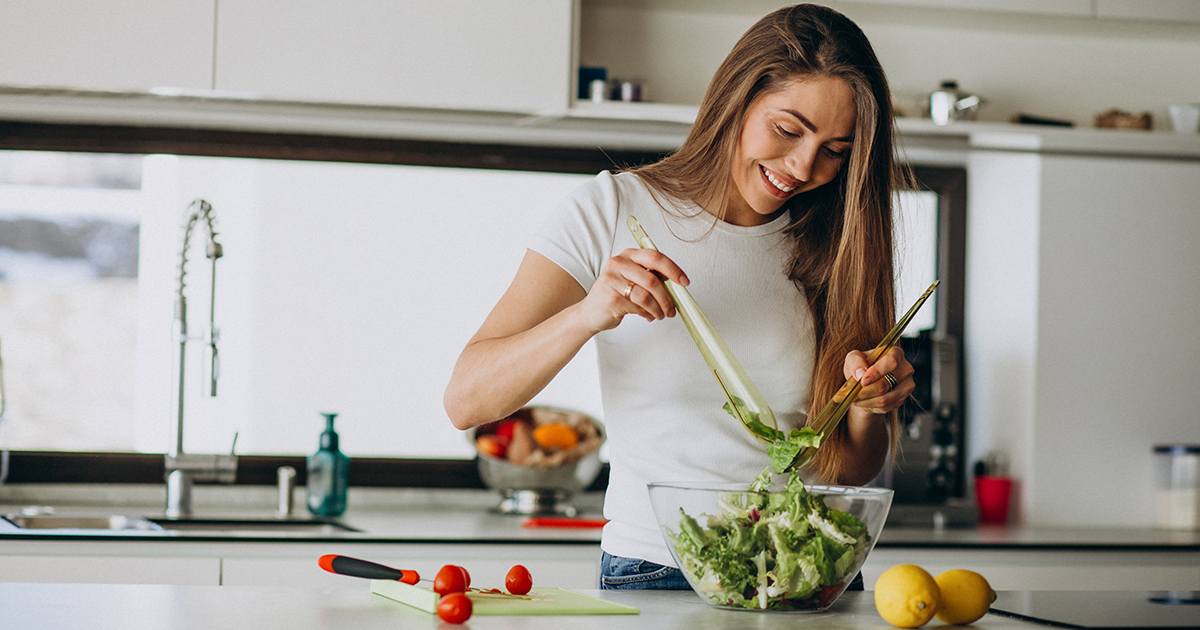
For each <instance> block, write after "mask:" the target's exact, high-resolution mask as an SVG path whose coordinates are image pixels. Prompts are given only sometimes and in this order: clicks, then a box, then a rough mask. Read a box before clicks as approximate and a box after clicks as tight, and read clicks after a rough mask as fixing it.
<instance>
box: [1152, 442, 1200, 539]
mask: <svg viewBox="0 0 1200 630" xmlns="http://www.w3.org/2000/svg"><path fill="white" fill-rule="evenodd" d="M1154 454H1155V468H1156V476H1157V477H1158V479H1157V482H1158V524H1159V526H1161V527H1164V528H1167V529H1200V446H1198V445H1188V444H1169V445H1165V446H1157V447H1155V448H1154Z"/></svg>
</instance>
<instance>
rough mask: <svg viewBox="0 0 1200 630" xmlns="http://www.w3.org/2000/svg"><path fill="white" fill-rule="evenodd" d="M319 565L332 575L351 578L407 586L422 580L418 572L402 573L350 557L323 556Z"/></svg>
mask: <svg viewBox="0 0 1200 630" xmlns="http://www.w3.org/2000/svg"><path fill="white" fill-rule="evenodd" d="M317 564H319V565H321V568H322V569H325V570H326V571H329V572H330V573H337V574H339V575H349V576H350V577H360V578H367V579H371V580H397V581H399V582H404V583H405V584H416V583H417V581H419V580H420V579H421V578H420V576H419V575H417V572H416V571H402V570H400V569H393V568H392V567H389V566H385V565H382V564H379V563H377V562H369V561H367V560H359V559H358V558H351V557H350V556H339V555H336V554H328V555H324V556H321V557H320V558H319V559H318V560H317Z"/></svg>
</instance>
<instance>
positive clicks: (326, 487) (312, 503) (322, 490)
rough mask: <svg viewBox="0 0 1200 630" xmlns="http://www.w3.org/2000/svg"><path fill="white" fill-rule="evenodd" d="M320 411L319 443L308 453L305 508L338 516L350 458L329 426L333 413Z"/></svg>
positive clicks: (343, 498) (331, 424)
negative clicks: (321, 428)
mask: <svg viewBox="0 0 1200 630" xmlns="http://www.w3.org/2000/svg"><path fill="white" fill-rule="evenodd" d="M321 415H323V416H325V431H324V432H323V433H321V447H320V448H318V449H317V452H316V453H313V454H312V455H309V456H308V511H309V512H312V513H313V514H315V515H317V516H341V515H342V513H343V512H345V511H346V491H347V490H348V489H349V486H350V458H349V457H347V456H346V454H345V453H342V452H341V451H340V450H338V434H337V432H336V431H334V430H333V419H334V418H336V417H337V414H336V413H323V414H321Z"/></svg>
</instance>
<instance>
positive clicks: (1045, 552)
mask: <svg viewBox="0 0 1200 630" xmlns="http://www.w3.org/2000/svg"><path fill="white" fill-rule="evenodd" d="M0 490H2V491H3V493H2V494H0V514H7V513H13V512H19V511H21V509H22V508H27V507H32V506H46V507H49V508H53V509H54V510H55V512H56V513H57V514H60V515H62V514H67V513H80V512H82V513H91V514H101V515H102V514H114V513H116V514H132V515H145V516H160V515H161V514H162V503H161V502H160V500H161V497H160V496H159V494H161V487H157V488H154V489H151V488H144V489H142V490H141V491H137V492H135V491H133V490H132V489H130V488H113V487H108V488H105V487H102V486H98V487H92V488H85V487H83V486H78V487H74V488H61V487H60V488H52V487H49V486H45V485H43V486H39V487H36V488H34V487H32V484H31V485H30V486H27V487H26V488H18V487H11V486H6V487H4V488H2V489H0ZM196 490H197V493H196V499H197V502H196V503H197V505H196V507H197V515H198V516H200V517H208V518H213V517H218V516H222V517H233V518H265V519H267V520H270V518H271V514H272V510H273V506H274V501H273V499H274V496H273V493H272V492H271V490H272V489H271V488H260V489H257V490H256V489H252V488H245V487H243V488H237V487H225V488H220V487H214V486H199V487H197V489H196ZM357 490H359V489H352V494H351V499H350V506H351V507H350V510H349V511H348V512H347V514H346V515H345V517H344V518H342V519H340V520H341V522H343V523H345V524H346V525H348V526H350V527H352V528H354V529H356V530H359V531H338V530H334V529H332V528H328V529H310V528H305V529H304V530H300V531H287V530H265V531H264V530H258V531H254V530H248V529H226V530H209V531H203V530H166V531H105V530H22V529H19V528H16V527H14V526H12V525H11V524H8V523H7V522H5V521H2V520H0V582H3V581H10V582H15V581H27V582H62V581H68V580H69V581H73V582H101V583H103V582H138V583H143V584H212V585H218V584H219V585H235V586H243V585H245V586H252V585H260V584H276V585H280V586H284V585H286V586H293V587H317V588H320V587H326V586H328V587H331V588H336V587H339V586H340V585H341V584H342V583H343V582H344V581H345V580H347V579H349V578H344V577H341V576H335V575H332V574H328V573H325V572H324V571H321V570H319V569H318V568H317V567H316V558H317V557H319V556H321V555H323V554H328V553H338V554H344V555H348V556H354V557H359V558H364V559H368V560H373V561H376V562H381V563H383V564H388V565H390V566H399V567H403V568H411V569H414V570H418V571H420V572H421V573H422V575H425V574H433V573H435V572H436V571H437V569H438V568H439V567H440V566H442V565H443V564H446V563H452V564H462V565H464V566H468V565H469V566H471V567H472V573H476V572H478V573H479V575H480V576H481V579H484V578H487V576H489V575H490V576H493V577H491V578H489V579H499V580H501V581H502V580H503V575H504V573H505V572H506V571H507V570H508V568H509V567H511V566H512V565H513V564H515V563H521V564H525V565H527V566H529V567H530V570H531V571H534V572H535V574H536V575H538V576H541V577H542V578H543V579H544V580H546V581H545V582H543V583H548V584H555V585H558V586H562V587H564V588H573V589H580V588H584V589H586V588H594V587H595V586H596V585H597V583H598V579H599V559H600V548H599V541H600V530H599V529H572V528H528V527H523V526H522V524H523V522H524V521H525V518H524V517H522V516H513V515H503V514H498V513H496V512H495V511H494V508H495V507H496V506H497V505H498V503H499V499H500V496H499V494H498V493H494V492H488V491H481V490H414V489H407V490H405V489H390V490H385V489H373V490H371V491H357ZM156 492H157V493H158V494H156ZM572 503H573V504H574V505H575V506H576V507H578V508H579V510H580V516H583V517H589V518H598V517H600V510H601V505H602V496H601V495H599V494H587V495H582V496H578V497H574V498H573V499H572ZM902 563H911V564H918V565H921V566H923V567H925V568H926V569H927V570H929V571H931V572H933V573H937V572H940V571H944V570H947V569H953V568H971V569H973V570H977V571H979V572H980V573H983V574H984V575H986V576H987V577H988V579H989V581H991V582H992V585H993V587H994V588H997V589H1000V590H1011V591H1018V590H1062V589H1067V590H1138V589H1147V590H1188V589H1190V590H1200V532H1193V531H1171V530H1160V529H1154V528H1102V527H980V528H951V527H947V528H941V529H938V528H934V527H912V526H908V527H905V526H899V525H897V524H893V525H889V526H885V527H884V529H883V532H882V533H881V534H880V537H879V541H878V543H877V545H876V547H875V550H874V551H873V552H872V553H871V556H870V557H869V558H868V559H867V562H866V565H864V567H863V569H862V573H863V577H864V580H865V581H866V583H867V585H868V588H870V587H871V586H872V585H873V584H874V581H875V580H876V579H878V576H879V575H880V574H881V573H882V572H883V571H884V570H886V569H887V568H888V567H891V566H893V565H895V564H902ZM114 566H117V567H120V569H119V570H117V571H114V568H113V567H114Z"/></svg>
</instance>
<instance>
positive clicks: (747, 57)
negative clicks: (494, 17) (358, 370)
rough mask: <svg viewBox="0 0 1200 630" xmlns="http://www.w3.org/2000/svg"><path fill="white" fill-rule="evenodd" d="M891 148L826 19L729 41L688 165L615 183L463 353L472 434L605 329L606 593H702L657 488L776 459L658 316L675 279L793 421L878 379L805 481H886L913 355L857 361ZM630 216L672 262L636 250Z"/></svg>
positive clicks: (804, 9) (856, 70) (870, 313)
mask: <svg viewBox="0 0 1200 630" xmlns="http://www.w3.org/2000/svg"><path fill="white" fill-rule="evenodd" d="M892 152H893V139H892V113H891V106H890V95H889V91H888V87H887V82H886V79H885V77H884V74H883V70H882V68H881V67H880V65H879V62H878V60H877V59H876V58H875V55H874V52H873V51H872V49H871V46H870V44H869V43H868V42H867V39H866V37H865V36H864V35H863V34H862V32H861V31H860V30H859V29H858V27H857V26H855V25H854V24H853V23H852V22H851V21H850V20H848V19H847V18H845V17H844V16H842V15H841V14H839V13H837V12H835V11H832V10H830V9H827V8H824V7H819V6H815V5H800V6H796V7H790V8H785V9H781V10H779V11H776V12H775V13H772V14H770V15H768V16H766V17H765V18H763V19H762V20H761V21H760V22H758V23H757V24H756V25H754V26H753V27H752V28H751V29H750V30H749V31H747V32H746V34H745V35H743V36H742V38H741V40H740V41H738V43H737V44H736V45H735V46H734V48H733V50H732V51H731V52H730V54H729V56H728V57H727V58H726V59H725V61H724V62H723V63H722V65H721V67H720V68H719V69H718V70H717V72H716V74H715V76H714V77H713V80H712V83H711V84H710V85H709V88H708V91H707V93H706V94H705V97H704V101H703V103H702V104H701V106H700V111H699V114H698V116H697V119H696V123H695V124H694V126H693V127H692V130H691V133H690V134H689V136H688V138H687V140H686V141H685V142H684V144H683V146H682V147H681V148H680V150H679V151H678V152H677V153H675V154H673V155H671V156H669V157H667V158H665V159H663V160H662V161H660V162H658V163H656V164H652V165H649V166H644V167H641V168H636V169H632V170H629V171H625V172H621V173H618V174H615V175H614V174H609V173H601V174H600V175H599V176H598V177H597V178H596V179H595V180H593V181H591V182H590V183H588V184H585V185H584V186H582V187H581V188H579V189H578V190H576V191H575V192H574V193H573V194H572V195H571V196H570V197H569V198H568V199H567V200H566V201H565V202H564V203H563V204H562V205H561V206H560V207H559V209H558V211H557V212H556V213H555V214H554V215H553V216H552V217H551V218H550V220H549V221H548V222H547V224H546V225H545V226H544V227H543V229H542V230H541V231H540V232H539V234H538V235H537V236H536V238H535V240H534V243H533V245H532V246H531V247H530V251H528V252H527V253H526V256H525V258H524V260H523V261H522V263H521V266H520V268H519V270H518V271H517V275H516V278H515V279H514V280H513V283H512V285H511V286H510V287H509V289H508V291H507V292H506V293H505V294H504V296H503V297H502V298H501V299H500V301H499V303H498V304H497V305H496V307H495V309H494V310H493V311H492V313H491V314H490V315H489V316H488V318H487V320H486V321H485V322H484V324H483V326H482V327H481V328H480V330H479V332H477V333H476V334H475V336H474V337H473V338H472V339H471V341H470V342H469V343H468V345H467V347H466V349H465V350H464V351H463V353H462V356H461V357H460V358H459V360H458V363H457V365H456V366H455V369H454V374H453V376H452V378H451V382H450V384H449V386H448V388H447V390H446V395H445V404H446V410H447V413H448V414H449V416H450V418H451V420H452V422H453V423H454V425H455V426H456V427H458V428H460V429H467V428H469V427H472V426H477V425H479V424H482V423H485V422H489V421H492V420H496V419H499V418H503V417H505V416H507V415H508V414H510V413H511V412H513V411H515V410H516V409H518V408H520V407H521V406H523V405H524V404H525V403H527V402H528V401H529V400H531V399H532V398H533V397H534V396H535V395H536V394H537V393H538V392H539V391H541V389H542V388H543V387H545V385H546V384H547V383H549V382H550V380H551V379H552V378H553V377H554V376H555V374H557V373H558V372H559V370H561V369H562V367H563V366H564V365H566V364H567V362H568V361H570V360H571V358H572V357H573V356H575V354H576V353H577V352H578V351H579V349H580V348H581V347H582V346H583V345H584V343H586V342H587V341H588V340H591V339H595V341H596V349H597V353H598V356H599V363H600V377H601V392H602V399H603V405H604V418H605V424H606V428H607V432H608V444H609V456H610V476H609V486H608V490H607V493H606V496H605V506H604V515H605V517H606V518H608V519H609V523H608V524H607V525H606V526H605V529H604V532H603V535H602V541H601V547H602V549H603V551H604V557H603V560H602V566H601V587H602V588H687V585H686V582H685V581H684V580H683V578H682V576H681V574H680V573H679V571H678V569H675V568H674V566H673V565H674V562H673V560H672V558H671V555H670V553H669V551H668V550H667V548H666V545H665V543H664V542H663V540H662V536H661V534H660V533H659V531H658V528H657V525H656V523H655V519H654V516H653V513H652V512H651V509H650V503H649V498H648V494H647V490H646V484H647V483H649V482H652V481H707V480H711V481H741V482H746V483H747V484H748V483H749V482H750V481H751V480H753V479H754V477H755V476H756V475H757V474H758V473H759V472H761V471H762V470H763V469H764V468H765V467H766V465H767V458H766V454H765V448H764V447H763V446H762V445H761V444H760V443H758V442H757V441H756V440H755V439H754V438H753V437H752V436H750V435H749V433H748V432H746V431H745V430H743V429H742V427H741V425H740V424H739V423H738V422H737V421H736V420H734V419H733V418H732V417H730V416H729V415H727V414H726V413H725V411H723V409H722V405H723V403H724V395H723V394H722V392H721V390H720V389H719V388H718V386H717V383H716V381H715V380H714V379H713V378H712V376H711V373H709V371H708V368H707V366H706V365H705V364H704V362H703V359H702V357H701V355H700V353H699V352H698V351H697V350H696V348H695V345H694V343H693V342H692V340H691V338H690V336H689V334H688V332H687V330H686V328H685V327H684V325H683V323H682V322H681V321H678V320H676V321H673V322H670V323H658V322H659V320H663V319H666V318H671V317H673V316H674V315H675V310H674V307H673V304H672V302H671V299H670V296H669V295H668V293H667V291H666V288H665V286H664V284H663V282H662V281H661V280H660V277H661V278H669V279H671V280H673V281H675V282H677V283H679V284H680V285H684V286H689V291H690V292H691V294H692V296H693V297H694V298H695V299H696V301H697V302H698V303H699V304H700V305H701V307H702V308H703V309H704V311H705V314H706V315H707V316H708V318H709V319H710V321H712V323H713V325H714V326H715V327H716V329H717V330H718V331H719V332H720V334H721V335H722V337H723V338H724V339H725V341H726V343H727V345H728V346H729V347H730V349H731V350H732V351H733V353H734V355H735V356H737V358H738V359H739V361H740V362H741V363H742V365H743V367H744V368H745V369H746V372H747V373H748V374H749V375H750V377H751V379H752V380H754V382H755V384H756V385H757V386H758V388H759V390H760V391H761V392H762V393H763V395H764V397H765V398H766V400H767V402H768V404H770V406H771V408H772V410H773V411H774V412H775V414H776V417H777V420H778V421H779V424H780V428H781V429H790V428H792V427H798V426H803V425H804V424H805V422H806V418H805V416H806V414H809V415H815V414H816V412H817V411H819V409H820V406H822V405H823V404H824V403H825V402H826V401H827V400H829V398H830V397H831V396H832V395H833V393H834V392H835V391H836V390H837V388H838V387H839V386H840V385H841V383H842V382H843V381H844V380H845V379H846V378H847V377H849V376H855V377H856V378H859V379H860V381H861V382H862V383H863V385H864V387H863V389H862V392H861V394H860V395H859V398H858V400H857V402H856V403H855V405H854V407H853V408H852V409H851V411H850V412H849V414H848V415H847V417H846V418H845V420H843V422H842V423H841V424H840V425H839V427H838V430H837V431H836V432H835V434H834V435H832V436H831V438H830V439H829V440H828V441H827V442H826V444H825V445H823V446H822V448H821V450H820V451H819V452H818V456H817V458H816V459H815V460H814V462H812V463H811V464H810V465H809V466H808V467H806V469H805V471H803V472H804V476H805V478H806V480H820V481H827V482H837V483H844V484H853V485H861V484H865V483H868V482H869V481H871V480H872V479H873V478H874V477H875V476H876V475H877V474H878V473H879V471H880V470H881V469H882V467H883V465H884V462H885V460H886V458H887V452H888V449H889V446H890V445H891V443H892V440H893V439H894V437H893V436H895V435H896V426H895V424H896V419H895V414H894V413H893V412H894V411H895V409H896V408H897V407H899V406H900V404H901V402H902V401H903V400H904V398H905V397H906V396H908V395H909V394H910V393H911V392H912V390H913V389H914V385H913V382H912V373H913V368H912V366H911V365H909V363H908V362H907V361H905V359H904V354H903V352H902V351H900V350H899V349H893V350H892V351H891V352H889V353H887V354H886V355H884V356H883V357H882V358H881V359H880V360H879V361H878V362H877V363H876V364H875V365H874V366H871V365H868V363H867V361H866V355H865V353H864V352H863V351H864V350H868V351H869V350H870V349H871V348H872V347H874V345H875V344H877V343H878V342H879V340H880V339H882V338H883V336H884V335H885V334H886V333H887V331H888V330H889V329H890V328H891V326H892V323H893V317H894V306H893V289H892V287H893V278H892V217H891V191H892V190H893V188H894V184H895V183H896V181H897V177H898V176H899V175H898V169H897V167H896V165H895V164H894V163H893V159H892V154H893V153H892ZM629 215H633V216H635V217H637V219H638V220H639V221H640V222H641V224H642V226H643V227H644V228H645V230H646V232H647V233H648V234H649V235H650V237H651V238H652V239H654V241H655V243H656V245H657V246H658V248H659V250H660V251H661V253H658V252H653V251H648V250H641V249H637V245H636V244H635V242H634V241H633V238H632V235H631V234H630V233H629V231H628V229H627V228H626V217H627V216H629ZM685 270H686V272H687V273H686V274H685V273H684V272H685ZM626 315H635V316H637V317H638V318H641V319H637V318H630V319H629V320H626V319H625V316H626ZM643 320H644V321H643ZM885 375H889V377H887V378H885ZM890 379H894V382H890Z"/></svg>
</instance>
